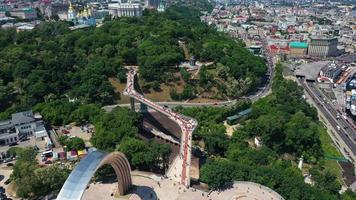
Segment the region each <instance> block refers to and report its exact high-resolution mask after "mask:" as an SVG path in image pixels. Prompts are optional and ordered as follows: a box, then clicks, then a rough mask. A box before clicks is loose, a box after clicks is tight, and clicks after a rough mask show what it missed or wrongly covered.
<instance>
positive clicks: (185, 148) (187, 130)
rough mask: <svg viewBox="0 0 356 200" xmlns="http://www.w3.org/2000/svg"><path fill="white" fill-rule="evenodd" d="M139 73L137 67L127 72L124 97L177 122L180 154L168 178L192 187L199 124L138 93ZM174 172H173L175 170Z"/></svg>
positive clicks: (129, 68)
mask: <svg viewBox="0 0 356 200" xmlns="http://www.w3.org/2000/svg"><path fill="white" fill-rule="evenodd" d="M136 73H137V67H132V66H131V67H128V72H127V85H126V88H125V90H124V95H127V96H130V97H131V98H134V99H135V100H137V101H139V102H141V103H143V104H145V105H147V106H148V107H150V108H152V109H154V110H156V111H157V112H160V113H162V114H164V115H166V116H168V117H169V118H170V119H172V120H173V121H174V122H176V123H177V124H178V125H179V127H180V128H181V130H182V138H181V146H180V153H179V155H178V156H177V158H176V159H175V161H174V164H173V165H171V166H170V168H171V169H169V170H168V172H172V173H168V176H171V177H170V178H172V179H174V180H178V182H180V183H181V184H182V185H184V186H186V187H189V186H190V165H191V146H192V133H193V131H194V129H195V128H196V127H197V125H198V122H197V121H196V120H195V119H192V118H189V117H187V116H183V115H181V114H178V113H176V112H174V111H172V110H171V109H170V108H168V107H165V106H160V105H158V104H156V103H154V102H152V101H150V100H148V99H146V98H145V97H144V96H143V95H141V94H140V93H138V92H136V90H135V87H134V82H135V76H136ZM172 168H173V169H174V170H173V169H172Z"/></svg>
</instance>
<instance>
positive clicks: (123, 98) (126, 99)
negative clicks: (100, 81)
mask: <svg viewBox="0 0 356 200" xmlns="http://www.w3.org/2000/svg"><path fill="white" fill-rule="evenodd" d="M109 82H110V83H111V85H112V86H113V87H114V88H115V92H116V93H117V94H119V96H120V99H118V100H117V103H120V104H121V103H122V104H125V103H130V97H128V96H125V95H123V94H122V92H123V91H124V89H125V87H126V83H120V82H119V80H117V78H113V77H111V78H109Z"/></svg>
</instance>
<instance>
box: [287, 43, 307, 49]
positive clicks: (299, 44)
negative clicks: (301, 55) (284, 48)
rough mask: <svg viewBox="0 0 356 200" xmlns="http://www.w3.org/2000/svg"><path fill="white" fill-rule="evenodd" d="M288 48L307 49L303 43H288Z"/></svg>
mask: <svg viewBox="0 0 356 200" xmlns="http://www.w3.org/2000/svg"><path fill="white" fill-rule="evenodd" d="M289 47H291V48H302V49H306V48H308V43H305V42H291V43H289Z"/></svg>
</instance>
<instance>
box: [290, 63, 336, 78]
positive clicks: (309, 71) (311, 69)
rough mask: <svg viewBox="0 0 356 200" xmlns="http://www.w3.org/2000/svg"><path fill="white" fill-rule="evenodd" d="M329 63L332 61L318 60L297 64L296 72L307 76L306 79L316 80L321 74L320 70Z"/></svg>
mask: <svg viewBox="0 0 356 200" xmlns="http://www.w3.org/2000/svg"><path fill="white" fill-rule="evenodd" d="M329 63H330V61H318V62H312V63H307V64H303V65H300V66H297V68H296V70H295V71H294V74H295V75H296V76H301V77H305V79H306V80H311V81H315V80H316V78H317V77H318V75H319V72H320V70H321V69H322V68H323V67H325V66H327V65H328V64H329Z"/></svg>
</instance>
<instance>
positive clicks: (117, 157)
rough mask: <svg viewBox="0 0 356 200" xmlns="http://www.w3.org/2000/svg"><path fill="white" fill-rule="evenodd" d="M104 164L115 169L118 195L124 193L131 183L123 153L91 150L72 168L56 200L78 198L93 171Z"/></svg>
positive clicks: (127, 163) (77, 199) (73, 199)
mask: <svg viewBox="0 0 356 200" xmlns="http://www.w3.org/2000/svg"><path fill="white" fill-rule="evenodd" d="M106 164H109V165H111V167H112V168H113V169H114V170H115V173H116V176H117V179H118V189H119V193H120V195H123V194H125V193H126V192H127V191H128V190H129V188H130V187H131V184H132V180H131V168H130V164H129V162H128V160H127V159H126V157H125V155H124V154H123V153H120V152H113V153H109V154H108V153H106V152H103V151H93V152H91V153H89V154H88V155H87V156H86V157H84V158H83V159H82V160H81V161H80V162H79V164H78V165H77V166H76V167H75V168H74V169H73V171H72V173H71V174H70V175H69V177H68V179H67V180H66V182H65V183H64V185H63V187H62V189H61V191H60V192H59V194H58V196H57V200H80V199H81V198H82V196H83V194H84V191H85V189H86V187H87V185H88V183H89V182H90V179H91V178H92V177H93V176H94V173H95V172H96V171H97V170H98V169H99V168H100V167H101V166H103V165H106Z"/></svg>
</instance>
